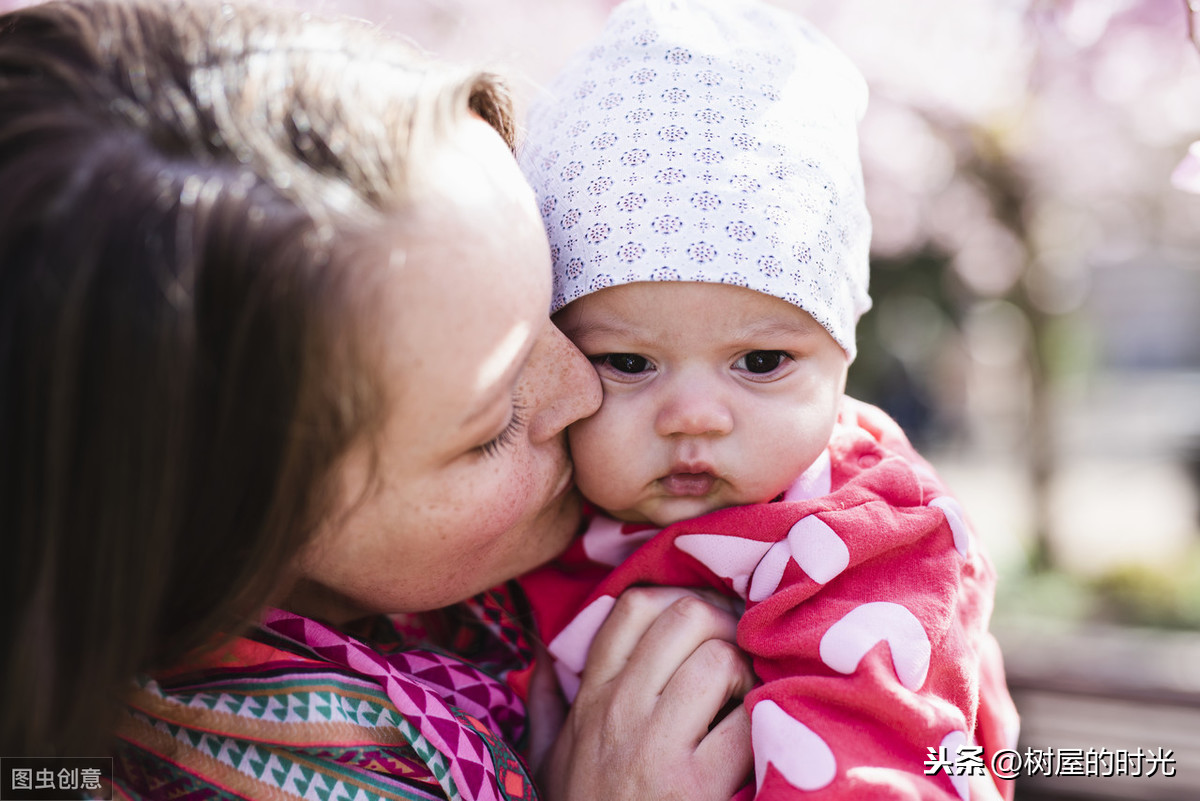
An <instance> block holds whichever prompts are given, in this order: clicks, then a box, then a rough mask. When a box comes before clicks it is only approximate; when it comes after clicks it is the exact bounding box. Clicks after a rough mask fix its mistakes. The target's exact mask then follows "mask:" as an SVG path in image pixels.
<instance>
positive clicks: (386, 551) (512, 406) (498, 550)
mask: <svg viewBox="0 0 1200 801" xmlns="http://www.w3.org/2000/svg"><path fill="white" fill-rule="evenodd" d="M421 169H422V176H421V177H422V178H423V179H424V183H423V184H422V185H426V184H427V186H428V189H426V190H423V191H422V192H421V193H420V194H419V195H418V197H417V199H416V200H415V201H414V203H413V208H412V209H410V210H408V211H407V212H406V213H405V214H404V215H401V216H402V219H400V220H398V221H397V225H396V234H395V236H396V247H395V251H394V254H393V258H392V264H391V266H390V267H389V268H388V280H387V281H386V282H385V285H384V287H382V288H381V290H380V297H379V299H378V300H379V305H380V308H381V309H382V314H381V315H380V316H379V317H378V318H377V319H378V326H377V329H376V330H378V340H376V341H372V342H371V343H370V345H372V346H374V347H376V348H378V350H379V351H380V352H381V353H382V359H381V361H382V376H381V385H382V387H383V388H384V391H385V397H386V408H387V411H386V422H385V424H384V426H383V428H382V431H381V433H380V435H379V436H378V437H377V439H376V441H373V442H361V443H359V444H358V445H356V446H355V448H354V449H352V450H351V452H350V454H349V455H348V458H347V459H346V460H345V462H344V464H343V465H342V467H341V468H340V471H341V475H340V478H341V482H342V486H343V491H344V503H343V507H342V508H343V511H342V512H341V513H340V514H336V515H334V516H333V520H331V521H330V522H329V523H328V524H327V525H326V526H325V528H324V530H322V531H320V532H319V533H318V534H317V536H316V537H315V538H314V540H313V541H312V542H311V543H310V545H309V546H308V547H307V548H306V549H305V550H304V551H303V552H302V553H301V554H300V556H299V558H298V561H297V568H298V572H299V576H300V580H299V582H298V584H297V585H296V587H295V589H294V590H293V591H292V593H291V595H290V596H289V597H288V599H287V600H286V601H285V602H284V605H285V606H286V607H287V608H289V609H291V610H292V611H295V612H297V613H300V614H308V615H312V616H316V617H320V618H322V619H325V620H327V621H329V622H333V623H339V622H345V621H347V620H350V619H353V618H356V617H360V616H363V615H366V614H370V613H377V612H403V611H422V610H429V609H435V608H440V607H442V606H446V605H448V604H451V603H454V602H457V601H460V600H462V599H464V598H468V597H470V596H472V595H474V594H476V593H478V592H480V591H482V590H485V589H487V588H489V587H492V586H495V585H497V584H499V583H501V582H503V581H505V580H507V579H510V578H512V577H514V576H516V575H519V574H520V573H523V572H525V571H527V570H529V569H531V568H533V567H536V566H537V565H539V564H541V563H543V562H545V561H546V560H548V559H550V558H552V557H554V556H555V555H557V554H558V553H560V552H561V551H562V550H563V549H564V548H565V547H566V546H567V544H568V542H569V541H570V539H571V537H572V536H573V535H574V533H575V530H576V528H577V526H578V523H579V515H580V499H579V495H578V493H577V492H576V490H575V487H574V483H573V481H572V469H571V463H570V460H569V459H568V457H567V451H566V444H565V435H564V429H565V428H566V426H567V425H568V424H569V423H572V422H574V421H575V420H577V419H579V418H581V417H584V416H587V415H589V414H591V413H593V412H594V411H595V410H596V408H597V407H598V406H599V402H600V390H599V384H598V382H597V379H596V375H595V371H594V370H593V369H592V367H591V365H590V364H589V363H588V362H587V360H586V359H584V357H583V356H582V355H581V354H580V353H579V352H578V351H577V350H576V349H575V348H574V346H573V345H571V343H570V342H569V341H568V340H567V339H566V338H565V337H564V336H563V335H562V334H561V333H560V332H559V331H558V329H557V328H555V326H554V325H553V324H552V323H551V322H550V320H549V318H548V316H547V309H548V308H549V303H550V257H549V250H548V247H547V244H546V237H545V234H544V232H543V229H542V224H541V219H540V217H539V216H538V213H537V210H536V208H535V205H534V200H533V195H532V193H531V192H530V190H529V188H528V186H527V185H526V183H525V180H524V179H523V178H522V176H521V174H520V172H519V170H518V169H517V166H516V163H515V162H514V160H513V158H512V156H511V154H510V153H509V152H508V150H507V148H506V147H505V146H504V144H503V142H502V141H501V139H500V137H499V136H498V135H497V134H496V133H495V132H494V131H493V130H492V129H491V128H489V127H488V126H487V125H486V124H484V123H483V122H480V121H478V120H475V119H471V120H469V121H467V122H466V123H464V124H463V125H461V126H459V130H458V132H457V136H455V137H454V138H453V141H452V142H451V143H449V144H447V145H445V146H443V147H442V148H441V149H440V151H439V152H438V153H436V154H434V156H433V158H431V159H430V160H429V161H428V162H426V163H425V164H423V165H422V167H421ZM372 451H374V453H376V454H377V455H378V463H377V464H376V465H375V468H374V469H375V472H374V476H375V478H376V481H377V484H374V485H373V484H371V483H370V477H371V475H372V472H371V454H372Z"/></svg>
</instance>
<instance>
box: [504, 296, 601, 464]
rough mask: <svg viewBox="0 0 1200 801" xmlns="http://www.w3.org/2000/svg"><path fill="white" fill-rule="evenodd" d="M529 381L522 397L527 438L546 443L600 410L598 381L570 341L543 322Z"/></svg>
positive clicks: (534, 351) (551, 325) (529, 371)
mask: <svg viewBox="0 0 1200 801" xmlns="http://www.w3.org/2000/svg"><path fill="white" fill-rule="evenodd" d="M526 373H527V374H528V375H529V379H528V381H527V383H526V386H525V391H524V392H523V393H522V396H523V397H525V398H526V399H527V401H526V402H527V403H529V404H531V405H532V408H531V413H532V417H531V419H530V421H529V438H530V439H531V440H532V441H533V442H534V443H541V442H545V441H546V440H548V439H551V438H553V437H555V436H557V435H558V434H560V433H561V432H562V431H563V429H565V428H566V427H567V426H569V425H570V424H571V423H574V422H575V421H576V420H580V419H582V418H584V417H590V416H591V415H593V414H595V413H596V410H597V409H599V408H600V398H601V396H602V392H601V389H600V378H599V377H598V376H597V375H596V370H595V368H593V367H592V365H591V363H590V362H589V361H588V360H587V357H585V356H584V355H583V354H582V353H580V352H579V349H578V348H576V347H575V345H573V344H572V343H571V340H569V339H567V337H566V336H565V335H564V334H563V333H562V332H561V331H559V330H558V328H557V327H556V326H555V325H553V324H552V323H550V322H549V321H548V320H547V322H546V327H545V329H544V331H543V333H542V336H541V338H540V339H539V340H538V343H537V344H536V345H535V346H534V350H533V353H532V354H530V357H529V364H528V366H527V367H526Z"/></svg>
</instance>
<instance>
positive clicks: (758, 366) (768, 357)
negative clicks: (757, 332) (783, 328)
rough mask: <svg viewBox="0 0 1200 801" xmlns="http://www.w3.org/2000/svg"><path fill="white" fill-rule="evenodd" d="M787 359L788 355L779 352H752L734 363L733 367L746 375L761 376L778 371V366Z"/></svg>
mask: <svg viewBox="0 0 1200 801" xmlns="http://www.w3.org/2000/svg"><path fill="white" fill-rule="evenodd" d="M787 358H789V357H788V355H787V354H786V353H784V352H783V351H781V350H752V351H750V352H749V353H747V354H746V355H745V356H743V357H742V358H740V359H738V360H737V361H736V362H734V365H733V366H734V367H735V368H738V369H741V370H745V371H746V372H748V373H756V374H759V375H761V374H763V373H770V372H772V371H774V370H778V369H779V365H781V364H783V361H784V359H787Z"/></svg>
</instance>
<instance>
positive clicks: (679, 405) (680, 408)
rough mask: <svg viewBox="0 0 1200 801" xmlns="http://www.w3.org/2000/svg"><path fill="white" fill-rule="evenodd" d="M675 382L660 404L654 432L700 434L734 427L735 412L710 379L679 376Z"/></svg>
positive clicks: (720, 431)
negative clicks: (687, 378) (707, 380)
mask: <svg viewBox="0 0 1200 801" xmlns="http://www.w3.org/2000/svg"><path fill="white" fill-rule="evenodd" d="M673 384H674V385H673V386H672V387H671V390H670V391H669V392H668V393H667V397H666V398H664V402H663V404H662V405H661V406H660V407H659V410H658V415H657V417H656V418H655V433H657V434H658V435H659V436H661V437H670V436H674V435H684V436H693V437H699V436H720V435H724V434H728V433H730V432H731V431H733V412H732V410H731V409H730V408H729V404H728V403H727V402H726V401H725V399H724V398H723V397H722V393H721V392H720V391H719V389H718V388H717V387H715V386H713V385H712V383H711V382H705V381H699V380H679V381H676V382H673Z"/></svg>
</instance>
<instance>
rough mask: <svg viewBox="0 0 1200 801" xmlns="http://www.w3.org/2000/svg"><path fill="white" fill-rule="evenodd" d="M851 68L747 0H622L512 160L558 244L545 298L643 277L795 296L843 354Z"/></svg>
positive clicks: (781, 17) (862, 93) (861, 86)
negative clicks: (550, 290)
mask: <svg viewBox="0 0 1200 801" xmlns="http://www.w3.org/2000/svg"><path fill="white" fill-rule="evenodd" d="M866 101H867V89H866V83H865V81H864V80H863V78H862V75H861V74H860V73H859V71H858V70H857V68H855V67H854V65H853V64H851V63H850V61H849V60H848V59H847V58H846V57H845V56H844V55H843V54H842V53H841V52H840V51H839V50H838V49H837V48H836V47H834V45H833V44H832V43H831V42H829V41H828V40H827V39H826V38H825V37H824V36H823V35H822V34H820V33H819V32H818V31H816V30H815V29H814V28H813V27H812V26H811V25H810V24H809V23H807V22H806V21H804V20H803V19H801V18H799V17H797V16H795V15H793V14H790V13H787V12H784V11H782V10H780V9H776V8H772V7H770V6H767V5H764V4H762V3H758V2H751V1H749V0H627V2H625V3H623V4H622V5H620V6H618V7H617V9H616V10H615V11H614V12H613V14H612V16H611V18H610V19H609V21H608V23H607V24H606V26H605V28H604V30H603V32H602V33H601V34H600V37H599V38H598V39H597V40H596V41H595V42H594V43H593V44H592V45H591V46H590V47H588V48H586V49H585V50H584V51H583V52H581V53H579V54H578V55H576V56H575V57H574V58H573V59H572V60H571V62H570V63H569V64H568V65H567V67H566V68H565V69H564V70H563V71H562V72H561V73H560V75H559V76H558V77H557V78H556V79H555V81H554V83H553V84H552V86H551V87H550V90H549V94H548V96H546V97H543V98H541V99H539V100H538V102H537V103H535V105H534V107H533V109H532V111H531V113H530V117H529V122H528V128H527V132H526V137H525V142H524V144H523V147H522V149H521V153H520V160H521V166H522V169H523V170H524V171H525V175H526V177H527V178H528V179H529V181H530V183H531V184H532V185H533V188H534V191H535V192H536V193H537V196H538V202H539V204H540V206H541V211H542V216H543V217H544V219H545V223H546V228H547V232H548V233H549V236H550V245H551V252H552V254H553V257H554V295H553V302H552V308H551V311H552V312H554V311H558V310H559V309H561V308H562V307H563V306H565V305H566V304H568V303H570V302H571V301H573V300H575V299H576V298H579V297H582V296H583V295H585V294H588V293H590V292H595V291H597V290H600V289H603V288H605V287H608V286H615V285H619V284H629V283H634V282H638V281H705V282H710V283H727V284H736V285H739V286H745V287H748V288H750V289H754V290H757V291H759V292H765V293H766V294H769V295H773V296H775V297H778V298H782V299H783V300H786V301H789V302H791V303H794V304H796V305H797V306H799V307H800V308H802V309H804V310H805V311H806V312H808V313H809V314H810V315H812V316H813V318H814V319H816V320H817V322H819V323H820V324H821V325H823V326H824V327H825V328H826V329H827V330H828V331H829V333H830V334H831V335H832V336H833V338H834V340H836V341H837V342H838V344H840V345H841V346H842V348H843V349H845V351H846V353H847V355H848V356H849V357H850V358H853V357H854V354H855V340H854V328H855V325H856V324H857V322H858V319H859V318H860V317H861V316H862V314H863V313H864V312H865V311H866V310H867V309H869V308H870V306H871V300H870V297H869V295H868V294H867V283H868V274H869V269H868V250H869V244H870V238H871V221H870V217H869V216H868V214H867V210H866V205H865V203H864V198H863V185H862V167H861V163H860V161H859V156H858V133H857V124H858V121H859V119H860V118H861V116H862V114H863V112H864V111H865V109H866Z"/></svg>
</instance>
